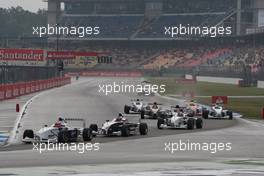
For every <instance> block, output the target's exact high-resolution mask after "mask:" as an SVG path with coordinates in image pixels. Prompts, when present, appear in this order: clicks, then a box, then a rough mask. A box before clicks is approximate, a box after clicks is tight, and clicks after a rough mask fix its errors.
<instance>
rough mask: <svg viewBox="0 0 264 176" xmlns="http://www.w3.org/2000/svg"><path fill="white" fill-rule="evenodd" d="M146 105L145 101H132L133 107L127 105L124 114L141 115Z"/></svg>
mask: <svg viewBox="0 0 264 176" xmlns="http://www.w3.org/2000/svg"><path fill="white" fill-rule="evenodd" d="M144 106H145V104H144V103H143V100H142V99H141V100H140V99H136V100H131V106H129V105H125V106H124V113H125V114H130V113H131V112H132V113H140V112H141V110H142V109H143V108H144Z"/></svg>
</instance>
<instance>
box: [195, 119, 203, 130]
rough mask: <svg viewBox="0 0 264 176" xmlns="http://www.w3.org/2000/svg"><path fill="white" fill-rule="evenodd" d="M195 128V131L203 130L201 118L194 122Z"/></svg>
mask: <svg viewBox="0 0 264 176" xmlns="http://www.w3.org/2000/svg"><path fill="white" fill-rule="evenodd" d="M196 128H197V129H202V128H203V120H202V119H201V118H198V119H197V120H196Z"/></svg>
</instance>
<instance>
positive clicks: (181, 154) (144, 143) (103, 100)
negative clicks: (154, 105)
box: [0, 78, 264, 173]
mask: <svg viewBox="0 0 264 176" xmlns="http://www.w3.org/2000/svg"><path fill="white" fill-rule="evenodd" d="M124 80H125V81H126V82H127V83H129V84H136V83H139V82H140V81H141V80H140V79H137V78H129V79H128V78H126V79H123V78H82V79H80V80H79V81H76V82H74V83H73V84H71V85H68V86H65V87H62V88H56V89H53V90H50V91H48V92H46V93H43V94H42V95H39V96H38V97H37V98H35V99H34V100H33V103H32V104H31V105H30V106H29V108H28V110H27V112H26V114H25V117H24V118H23V119H22V122H21V125H22V128H20V130H19V133H18V135H17V136H16V139H15V141H16V144H13V145H10V146H7V147H4V148H1V149H0V168H3V169H4V168H17V167H30V166H34V167H37V166H38V167H49V166H76V165H101V164H121V163H122V164H130V163H158V162H162V163H164V162H165V163H166V162H170V163H173V162H189V161H190V162H228V161H231V160H240V159H243V160H245V159H246V160H247V159H253V160H263V158H264V152H263V149H264V125H263V124H260V123H257V122H251V121H247V120H243V119H235V120H205V122H204V128H203V129H202V130H192V131H189V130H165V129H164V130H158V129H157V128H156V121H155V120H150V119H147V120H145V121H146V122H147V123H148V125H149V128H150V130H149V135H147V136H131V137H128V138H123V137H111V138H95V139H94V140H93V143H100V150H99V151H86V152H85V153H83V154H80V153H78V152H76V151H46V152H43V153H41V154H40V153H39V152H38V151H35V150H32V145H24V144H22V143H21V137H22V133H23V131H24V129H33V130H38V129H39V128H40V127H42V126H43V125H45V124H48V125H51V124H52V123H54V121H56V119H57V117H58V116H63V117H66V118H84V119H85V120H86V123H87V124H91V123H97V124H102V123H103V122H104V121H105V120H108V119H112V118H114V117H116V116H117V114H118V112H122V111H123V107H124V104H128V103H130V99H131V98H136V97H137V96H136V95H135V94H133V93H118V94H117V93H116V94H111V95H107V96H106V95H103V94H102V93H99V92H98V91H99V87H98V85H99V84H101V85H102V84H112V83H113V82H119V83H121V82H124ZM144 99H145V100H146V101H148V102H153V101H157V102H160V103H162V104H163V105H171V104H172V105H175V104H179V103H182V102H177V101H176V100H172V99H166V98H163V97H160V96H154V97H148V98H144ZM133 116H134V117H129V118H131V119H130V120H131V121H137V120H138V119H139V115H133ZM180 141H183V142H186V143H188V142H190V143H191V142H196V143H200V144H203V143H208V144H212V143H217V144H219V143H225V144H226V143H230V145H231V150H228V151H227V150H219V151H217V152H215V153H213V150H210V151H201V150H196V151H174V153H171V152H170V151H165V144H168V143H179V142H180ZM3 171H4V170H3ZM0 173H2V172H1V169H0ZM4 173H5V172H4Z"/></svg>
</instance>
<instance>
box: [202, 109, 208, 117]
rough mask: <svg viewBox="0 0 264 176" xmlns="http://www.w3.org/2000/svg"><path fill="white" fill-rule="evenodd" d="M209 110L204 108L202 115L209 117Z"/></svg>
mask: <svg viewBox="0 0 264 176" xmlns="http://www.w3.org/2000/svg"><path fill="white" fill-rule="evenodd" d="M208 115H209V111H208V110H203V112H202V116H203V118H204V119H208Z"/></svg>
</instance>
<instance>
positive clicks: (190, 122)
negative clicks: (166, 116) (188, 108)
mask: <svg viewBox="0 0 264 176" xmlns="http://www.w3.org/2000/svg"><path fill="white" fill-rule="evenodd" d="M193 128H194V119H193V118H189V119H188V120H187V129H188V130H193Z"/></svg>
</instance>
